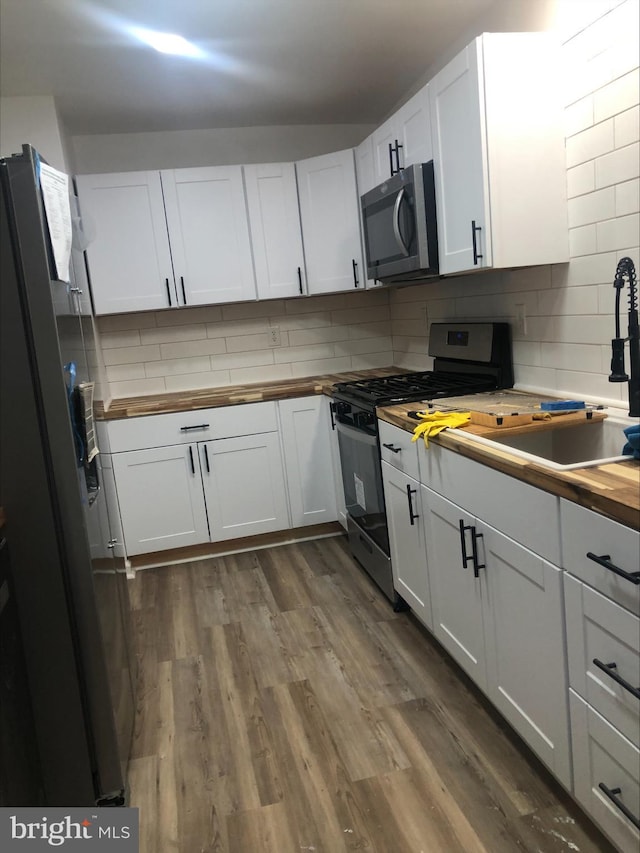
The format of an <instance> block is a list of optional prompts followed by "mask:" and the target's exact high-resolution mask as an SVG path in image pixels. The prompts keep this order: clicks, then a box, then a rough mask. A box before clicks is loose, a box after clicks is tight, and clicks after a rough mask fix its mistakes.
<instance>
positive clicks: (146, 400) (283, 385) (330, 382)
mask: <svg viewBox="0 0 640 853" xmlns="http://www.w3.org/2000/svg"><path fill="white" fill-rule="evenodd" d="M404 372H406V371H404V370H403V369H402V368H401V367H380V368H372V369H370V370H353V371H351V372H348V373H347V372H345V373H333V374H329V373H327V374H324V375H321V376H303V377H300V378H299V379H285V380H281V381H279V382H264V383H259V384H255V385H225V386H223V387H220V388H202V389H200V390H196V391H176V392H174V393H169V392H167V393H166V394H149V395H147V396H144V397H123V398H121V399H118V400H113V401H112V402H111V404H110V405H109V408H108V409H107V410H106V411H105V409H104V406H103V405H102V403H98V402H96V405H95V416H96V418H97V419H98V420H120V419H121V418H137V417H140V416H142V415H161V414H165V413H167V412H190V411H192V410H193V409H212V408H217V407H218V406H234V405H237V404H240V403H258V402H260V401H262V400H286V399H289V398H291V397H310V396H311V395H312V394H329V395H330V394H331V389H332V387H333V386H334V385H335V384H336V382H351V381H353V380H358V379H372V378H376V377H378V376H393V375H394V374H398V373H404Z"/></svg>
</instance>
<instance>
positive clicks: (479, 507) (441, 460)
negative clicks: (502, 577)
mask: <svg viewBox="0 0 640 853" xmlns="http://www.w3.org/2000/svg"><path fill="white" fill-rule="evenodd" d="M419 444H420V445H421V446H420V447H419V449H418V460H419V463H420V482H421V483H422V484H423V485H425V486H428V487H429V488H430V489H433V490H434V491H435V492H438V493H439V494H441V495H443V496H444V497H446V498H447V499H448V500H450V501H453V502H454V503H456V504H458V506H460V507H462V508H463V509H466V510H467V511H468V512H469V513H470V514H471V515H475V516H476V517H477V518H479V519H481V520H482V521H486V522H487V524H490V525H491V526H492V527H495V528H496V529H497V530H500V531H501V532H502V533H504V534H505V535H506V536H509V537H510V538H511V539H515V541H516V542H519V543H520V544H521V545H524V546H525V547H526V548H529V550H531V551H533V552H534V553H535V554H539V555H540V556H541V557H544V558H545V559H546V560H548V561H549V562H550V563H554V564H555V565H556V566H559V565H560V524H559V516H558V498H557V497H556V496H555V495H551V494H549V493H548V492H543V491H542V489H537V488H536V487H535V486H530V485H528V484H527V483H523V482H521V481H520V480H517V479H516V478H515V477H509V476H508V475H507V474H503V473H501V472H500V471H496V470H494V469H493V468H489V467H488V466H487V465H482V464H481V463H480V462H475V461H473V460H472V459H466V458H465V457H464V456H460V455H459V454H457V453H455V452H454V451H452V450H447V449H446V448H444V447H440V446H438V445H437V444H434V443H432V442H429V447H428V448H427V447H425V446H424V442H419Z"/></svg>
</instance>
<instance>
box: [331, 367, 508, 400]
mask: <svg viewBox="0 0 640 853" xmlns="http://www.w3.org/2000/svg"><path fill="white" fill-rule="evenodd" d="M495 387H496V383H495V380H494V379H493V378H492V377H488V376H486V375H485V376H477V375H476V376H474V375H473V374H467V373H449V372H444V371H443V372H440V373H437V372H434V371H426V372H423V373H401V374H398V375H396V376H385V377H380V378H378V379H363V380H359V381H355V382H340V383H338V384H337V385H336V386H335V390H334V394H335V396H338V397H341V398H343V399H351V400H354V401H355V400H359V401H361V402H365V403H368V404H369V405H370V406H379V405H382V404H384V403H400V402H410V401H411V400H420V399H427V398H429V399H432V398H437V397H450V396H454V395H455V394H471V393H474V392H476V391H490V390H493V389H494V388H495Z"/></svg>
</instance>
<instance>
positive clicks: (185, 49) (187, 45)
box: [133, 28, 203, 57]
mask: <svg viewBox="0 0 640 853" xmlns="http://www.w3.org/2000/svg"><path fill="white" fill-rule="evenodd" d="M133 32H134V35H136V36H137V38H139V39H140V40H141V41H143V42H145V43H146V44H149V45H151V47H153V48H155V50H159V51H160V53H170V54H173V55H174V56H192V57H197V56H202V55H203V52H202V51H201V50H200V48H199V47H196V46H195V44H192V43H191V42H190V41H187V40H186V39H185V38H183V37H182V36H178V35H175V34H174V33H158V32H155V31H154V30H142V29H138V28H136V29H135V30H134V31H133Z"/></svg>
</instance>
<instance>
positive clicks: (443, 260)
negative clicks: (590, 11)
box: [429, 33, 569, 274]
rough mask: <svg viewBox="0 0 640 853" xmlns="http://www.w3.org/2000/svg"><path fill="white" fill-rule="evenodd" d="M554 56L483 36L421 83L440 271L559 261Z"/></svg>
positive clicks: (543, 47)
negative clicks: (426, 104) (425, 92)
mask: <svg viewBox="0 0 640 853" xmlns="http://www.w3.org/2000/svg"><path fill="white" fill-rule="evenodd" d="M559 79H560V76H559V73H558V50H557V45H556V44H555V42H554V40H553V38H552V36H551V35H548V34H546V33H485V34H483V35H482V36H479V37H478V38H476V39H475V40H474V41H473V42H472V43H471V44H470V45H468V46H467V47H466V48H465V49H464V50H463V51H462V52H461V53H460V54H458V56H456V58H455V59H453V60H452V61H451V62H450V63H449V64H448V65H447V66H446V67H445V68H444V69H443V70H442V71H440V72H439V74H437V75H436V77H435V78H434V79H433V80H431V81H430V83H429V99H430V109H431V126H432V136H433V159H434V167H435V183H436V203H437V210H438V248H439V255H440V272H441V273H443V274H446V273H455V272H463V271H467V270H473V269H485V268H487V267H495V268H498V267H500V268H503V267H517V266H529V265H535V264H547V263H561V262H564V261H568V260H569V247H568V229H567V202H566V163H565V151H564V133H563V124H562V121H563V116H562V106H561V102H560V97H559V95H560V92H559V88H560V87H559V86H558V80H559Z"/></svg>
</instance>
